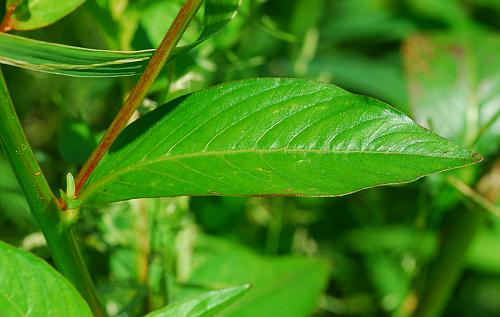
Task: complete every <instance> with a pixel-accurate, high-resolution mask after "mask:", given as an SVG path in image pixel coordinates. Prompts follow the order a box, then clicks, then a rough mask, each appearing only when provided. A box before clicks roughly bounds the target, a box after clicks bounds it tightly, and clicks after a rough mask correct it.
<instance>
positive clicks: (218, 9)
mask: <svg viewBox="0 0 500 317" xmlns="http://www.w3.org/2000/svg"><path fill="white" fill-rule="evenodd" d="M50 1H52V0H50ZM65 1H66V0H63V2H65ZM39 2H43V3H45V1H38V2H36V1H35V2H32V3H39ZM54 2H56V1H54ZM237 11H238V0H207V1H205V14H204V19H203V29H202V32H201V34H200V36H199V37H198V39H197V40H196V41H194V42H193V43H191V44H188V45H184V46H180V47H178V48H177V49H175V50H174V52H173V54H172V56H171V58H170V61H171V60H173V59H175V58H176V57H177V56H179V55H180V54H183V53H186V52H187V51H189V50H191V49H192V48H194V47H196V46H197V45H199V44H201V43H202V42H204V41H206V40H207V39H208V38H209V37H211V36H212V35H213V34H215V33H216V32H218V31H219V30H220V29H221V28H223V27H224V26H225V25H226V24H227V23H228V22H229V21H231V19H233V18H234V16H235V15H236V13H237ZM167 26H168V25H167ZM153 53H154V49H149V50H142V51H107V50H95V49H86V48H81V47H74V46H67V45H60V44H54V43H47V42H43V41H36V40H32V39H28V38H24V37H20V36H16V35H11V34H5V33H0V63H3V64H7V65H13V66H17V67H22V68H25V69H29V70H34V71H40V72H46V73H52V74H58V75H66V76H75V77H119V76H133V75H139V74H141V73H142V72H143V71H144V68H145V67H146V65H147V63H148V62H149V58H150V57H151V56H152V55H153Z"/></svg>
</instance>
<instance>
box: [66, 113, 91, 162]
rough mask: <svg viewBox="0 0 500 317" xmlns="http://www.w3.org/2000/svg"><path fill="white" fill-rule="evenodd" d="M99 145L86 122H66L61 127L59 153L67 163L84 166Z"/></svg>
mask: <svg viewBox="0 0 500 317" xmlns="http://www.w3.org/2000/svg"><path fill="white" fill-rule="evenodd" d="M96 145H97V137H96V136H95V135H94V134H93V133H92V131H90V128H89V126H88V125H87V124H85V123H84V122H72V121H69V122H68V121H64V122H63V123H62V124H61V125H60V127H59V133H58V147H59V153H61V156H62V158H63V159H64V161H65V162H67V163H73V164H83V163H85V160H86V159H87V157H89V155H90V154H91V153H92V150H93V149H94V147H95V146H96Z"/></svg>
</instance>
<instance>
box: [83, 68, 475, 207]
mask: <svg viewBox="0 0 500 317" xmlns="http://www.w3.org/2000/svg"><path fill="white" fill-rule="evenodd" d="M478 160H480V156H479V155H477V154H475V153H473V152H471V151H469V150H466V149H464V148H461V147H458V146H457V145H454V144H453V143H451V142H449V141H448V140H446V139H443V138H441V137H440V136H438V135H436V134H434V133H432V132H430V131H428V130H425V129H423V128H421V127H420V126H418V125H416V124H415V123H414V122H413V121H411V120H410V119H409V118H408V117H407V116H405V115H404V114H403V113H401V112H400V111H398V110H396V109H394V108H391V107H389V106H388V105H386V104H384V103H382V102H380V101H378V100H375V99H371V98H368V97H364V96H359V95H354V94H351V93H349V92H347V91H345V90H343V89H340V88H338V87H336V86H333V85H327V84H321V83H316V82H311V81H306V80H299V79H279V78H275V79H273V78H267V79H251V80H244V81H239V82H232V83H227V84H223V85H220V86H216V87H213V88H210V89H207V90H204V91H201V92H197V93H194V94H191V95H189V96H187V97H182V98H179V99H176V100H174V101H172V102H171V103H170V104H167V105H165V106H163V107H159V108H158V109H156V110H155V111H153V112H150V113H149V114H147V115H146V116H144V117H142V118H140V119H139V120H137V121H136V122H134V124H132V125H131V126H130V127H128V128H127V129H126V130H125V131H124V132H123V133H122V134H121V135H120V137H119V138H118V140H117V141H116V142H115V144H114V146H113V147H112V148H111V149H110V151H109V153H108V154H107V155H106V156H105V157H104V158H103V160H102V161H101V162H100V164H99V165H98V166H97V168H96V170H95V171H94V174H93V175H92V176H91V178H90V180H89V182H88V183H87V185H86V187H85V188H84V190H83V191H82V193H81V197H80V198H81V199H82V201H84V202H85V203H87V204H96V203H106V202H113V201H120V200H126V199H132V198H140V197H156V196H179V195H295V196H338V195H344V194H348V193H352V192H354V191H358V190H361V189H365V188H368V187H373V186H377V185H384V184H393V183H402V182H409V181H413V180H415V179H418V178H420V177H422V176H425V175H428V174H431V173H435V172H439V171H443V170H447V169H452V168H457V167H461V166H464V165H468V164H471V163H474V162H477V161H478Z"/></svg>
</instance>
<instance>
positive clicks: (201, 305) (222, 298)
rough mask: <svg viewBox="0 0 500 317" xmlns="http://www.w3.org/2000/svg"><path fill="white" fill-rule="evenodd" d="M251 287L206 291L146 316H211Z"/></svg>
mask: <svg viewBox="0 0 500 317" xmlns="http://www.w3.org/2000/svg"><path fill="white" fill-rule="evenodd" d="M249 289H250V285H249V284H244V285H240V286H234V287H229V288H224V289H220V290H216V291H210V292H205V293H202V294H199V295H196V296H193V297H190V298H187V299H184V300H181V301H179V302H175V303H173V304H170V305H168V306H167V307H165V308H163V309H160V310H157V311H154V312H152V313H149V314H147V315H146V317H178V316H182V317H209V316H214V315H215V314H216V313H217V312H219V311H221V310H222V309H224V308H225V307H227V306H229V305H231V304H232V303H233V302H234V301H235V300H237V299H238V298H240V297H241V296H243V295H244V294H245V293H246V292H248V290H249Z"/></svg>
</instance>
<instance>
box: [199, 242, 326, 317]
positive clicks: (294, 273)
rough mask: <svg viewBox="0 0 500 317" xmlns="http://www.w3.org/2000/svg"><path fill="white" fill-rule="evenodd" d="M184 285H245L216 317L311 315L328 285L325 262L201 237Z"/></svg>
mask: <svg viewBox="0 0 500 317" xmlns="http://www.w3.org/2000/svg"><path fill="white" fill-rule="evenodd" d="M193 263H195V267H194V268H193V272H192V275H191V277H190V279H189V283H191V284H194V285H204V286H208V287H211V286H217V285H219V287H220V286H221V285H222V286H224V285H232V284H235V283H243V282H245V281H246V282H249V283H250V284H251V285H252V289H251V290H250V291H249V292H248V294H246V295H245V296H244V297H242V298H241V299H239V300H238V301H236V302H235V303H234V304H232V305H231V306H230V307H228V308H227V309H225V310H223V311H222V312H220V313H219V314H218V315H217V316H221V317H222V316H224V317H253V316H276V317H305V316H311V314H312V312H313V311H314V309H315V308H316V306H317V303H318V301H319V299H320V297H321V295H322V293H323V291H324V289H325V287H326V285H327V281H328V277H329V267H328V264H327V262H326V261H323V260H321V259H314V258H305V257H298V256H279V257H278V256H272V257H271V256H260V255H257V254H255V253H253V252H252V251H250V250H248V249H246V248H244V247H242V246H241V245H238V244H234V243H230V242H227V241H224V240H221V239H215V238H210V237H207V236H204V237H203V238H201V239H199V240H198V242H197V244H196V247H195V255H194V259H193Z"/></svg>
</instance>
